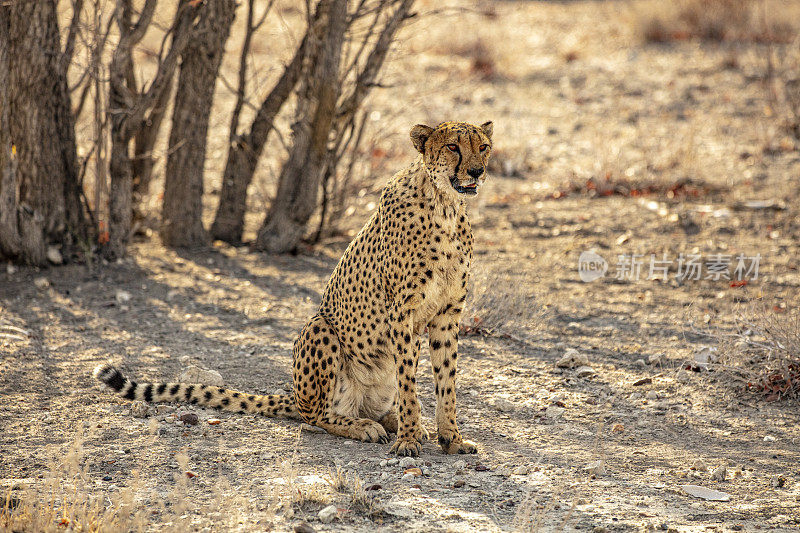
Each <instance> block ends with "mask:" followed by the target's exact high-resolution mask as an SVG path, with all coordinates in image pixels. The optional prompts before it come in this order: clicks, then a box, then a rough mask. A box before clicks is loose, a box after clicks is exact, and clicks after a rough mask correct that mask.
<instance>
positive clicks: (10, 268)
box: [6, 263, 17, 276]
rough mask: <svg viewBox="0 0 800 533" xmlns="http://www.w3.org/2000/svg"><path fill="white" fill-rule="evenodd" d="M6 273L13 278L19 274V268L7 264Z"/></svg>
mask: <svg viewBox="0 0 800 533" xmlns="http://www.w3.org/2000/svg"><path fill="white" fill-rule="evenodd" d="M6 273H7V274H8V275H9V276H13V275H14V274H16V273H17V267H15V266H14V265H12V264H11V263H9V264H7V265H6Z"/></svg>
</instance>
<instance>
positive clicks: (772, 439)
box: [764, 435, 775, 442]
mask: <svg viewBox="0 0 800 533" xmlns="http://www.w3.org/2000/svg"><path fill="white" fill-rule="evenodd" d="M764 442H775V437H773V436H772V435H766V436H765V437H764Z"/></svg>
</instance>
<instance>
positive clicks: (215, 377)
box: [179, 365, 225, 387]
mask: <svg viewBox="0 0 800 533" xmlns="http://www.w3.org/2000/svg"><path fill="white" fill-rule="evenodd" d="M179 379H180V382H181V383H198V384H200V385H212V386H214V387H221V386H223V385H224V384H225V381H224V380H223V379H222V375H221V374H220V373H219V372H217V371H216V370H205V369H202V368H200V367H197V366H194V365H192V366H189V368H187V369H186V370H184V371H183V373H182V374H181V377H180V378H179Z"/></svg>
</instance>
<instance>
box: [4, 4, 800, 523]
mask: <svg viewBox="0 0 800 533" xmlns="http://www.w3.org/2000/svg"><path fill="white" fill-rule="evenodd" d="M637 5H638V4H633V5H632V4H629V3H626V2H582V1H575V2H558V3H556V2H551V3H547V2H491V3H488V2H482V3H478V4H476V5H473V4H467V3H463V4H457V6H456V7H458V8H459V9H452V10H449V11H448V10H443V12H442V13H440V14H438V15H433V14H426V15H425V16H421V17H419V20H417V21H414V22H413V23H412V24H411V25H410V26H409V27H408V28H406V30H405V31H404V33H403V35H402V38H401V40H400V43H399V48H398V51H397V53H396V54H395V55H394V56H393V59H392V60H391V63H390V65H389V66H388V68H387V72H386V76H385V77H386V80H387V83H386V84H387V85H388V86H389V87H388V88H384V89H380V90H378V91H377V92H376V93H375V94H374V95H373V97H372V98H371V103H370V105H371V106H372V108H373V114H374V116H375V121H376V123H380V124H381V128H382V131H381V136H380V141H376V142H377V145H376V146H377V147H380V148H381V150H380V152H377V151H376V152H374V156H375V157H374V158H375V159H376V161H374V162H373V164H374V166H375V168H376V169H378V170H376V172H378V173H382V174H381V175H379V176H377V179H378V182H377V184H378V186H375V187H366V188H365V190H364V192H363V194H361V195H359V197H358V198H357V199H356V200H355V201H354V203H353V206H354V209H352V210H350V212H348V215H347V216H346V217H345V218H344V219H343V220H342V221H341V226H342V228H343V230H344V231H345V234H344V236H342V237H337V238H330V239H328V240H326V241H325V242H324V243H323V244H322V245H321V246H318V247H316V248H313V249H308V250H305V251H303V252H302V253H300V254H298V255H295V256H266V255H263V254H255V253H251V252H249V251H248V250H247V249H246V248H239V249H237V248H232V247H229V246H227V245H215V246H213V247H211V248H209V249H207V250H201V251H192V252H187V251H173V250H168V249H165V248H164V247H162V246H161V245H160V243H159V242H158V240H157V238H153V239H151V240H142V241H139V242H137V243H136V244H134V246H133V247H132V249H131V254H130V258H128V259H125V260H123V261H120V262H118V263H117V264H112V265H103V264H97V263H95V264H92V265H69V266H64V267H59V268H51V269H46V270H34V269H30V268H20V269H13V268H9V269H8V270H6V269H3V271H2V272H1V273H0V327H3V326H9V325H12V326H15V327H17V328H21V329H22V330H25V331H26V332H27V333H29V335H21V334H16V335H10V336H7V337H0V356H1V357H0V430H1V431H0V457H2V459H1V460H0V485H2V488H3V489H4V491H5V495H7V496H8V497H9V498H10V497H11V496H13V498H12V499H14V498H17V499H18V501H19V502H21V504H31V502H32V501H34V500H36V499H37V498H38V499H39V500H41V501H43V502H45V503H47V502H49V501H51V500H52V501H53V502H54V505H53V507H54V508H56V509H58V511H57V512H55V513H54V514H53V516H46V517H45V521H46V525H47V526H48V527H56V528H57V529H61V530H66V529H69V527H70V526H75V525H77V524H78V520H76V519H75V518H74V517H73V518H69V516H68V515H69V513H66V514H65V513H62V511H61V509H64V508H67V509H69V508H70V502H75V501H78V502H81V505H83V504H85V505H88V506H89V507H90V508H94V507H92V506H99V507H100V508H105V509H116V511H115V512H114V513H111V512H110V511H106V514H105V515H102V513H100V514H101V515H102V516H104V517H105V518H103V519H102V520H106V521H105V522H103V521H102V520H101V519H98V520H100V521H99V522H97V521H96V522H95V523H99V524H100V525H101V526H102V527H100V529H101V530H106V529H109V530H110V529H115V528H117V529H120V530H136V529H139V528H142V529H150V530H170V529H171V530H175V531H191V530H195V531H226V530H241V531H269V530H275V531H285V530H292V528H295V527H298V526H299V525H300V524H302V523H303V522H307V523H308V525H310V526H311V527H313V528H314V529H316V530H351V529H352V530H363V531H367V530H381V531H383V530H386V531H395V530H396V531H432V530H436V531H498V530H500V531H506V530H524V531H531V530H542V531H554V530H567V531H569V530H590V531H596V532H598V533H599V532H602V531H649V530H665V531H755V530H772V531H796V530H798V529H800V423H799V422H800V411H798V403H797V401H796V400H785V401H779V402H765V401H764V399H763V398H762V397H759V396H756V395H751V394H748V393H746V392H745V391H744V390H743V389H742V387H741V386H737V385H736V384H735V383H734V382H733V381H732V380H730V379H727V378H726V377H725V375H724V373H722V372H719V371H716V372H707V371H701V372H695V371H691V370H686V369H685V367H686V364H687V362H693V361H695V358H696V357H697V354H699V353H704V352H703V350H704V349H705V348H707V347H711V348H715V347H717V346H718V345H719V343H720V338H721V337H720V336H721V335H724V333H725V332H729V331H731V330H732V328H733V327H734V325H735V323H736V321H737V317H740V316H741V313H743V312H744V311H743V309H746V308H748V306H751V305H756V304H758V305H765V306H766V307H768V308H772V309H775V310H777V311H779V312H782V313H791V312H794V311H795V310H796V308H797V304H798V301H800V300H798V298H799V297H800V272H798V266H799V265H798V257H800V218H798V214H799V213H800V209H799V208H798V203H797V198H798V196H797V183H798V182H797V180H798V173H799V172H800V155H798V150H797V146H796V145H795V144H794V141H793V140H792V139H790V138H785V137H784V136H783V135H782V134H781V133H780V132H779V131H778V130H777V127H776V126H775V121H774V120H772V119H771V118H770V117H769V116H767V115H768V113H767V114H765V95H764V90H763V86H762V84H761V82H760V81H759V80H760V78H759V76H760V74H759V73H760V72H761V69H763V63H762V61H761V59H760V58H761V56H760V55H759V54H760V49H759V48H758V46H759V45H745V44H709V43H705V44H699V43H696V42H692V41H680V42H676V43H672V44H668V45H645V44H642V43H641V42H640V41H639V39H638V37H637V36H636V28H637V17H638V16H640V13H639V12H638V11H637V10H636V6H637ZM435 8H436V5H435V4H434V3H433V2H428V3H425V2H422V3H421V4H420V7H419V10H420V12H421V13H422V14H425V13H426V12H429V11H431V10H432V9H435ZM460 8H464V9H460ZM276 31H277V30H276ZM732 57H735V59H736V61H735V62H732V61H731V58H732ZM486 58H488V59H486ZM483 59H486V62H482V61H483ZM733 63H735V64H733ZM487 65H488V66H487ZM223 100H224V99H223ZM450 118H452V119H461V120H468V121H472V122H476V123H479V122H482V121H484V120H488V119H491V120H494V123H495V138H494V144H495V147H496V150H495V154H496V155H495V157H496V160H495V161H496V162H495V165H494V167H493V168H494V172H493V174H492V177H491V178H490V180H489V182H488V183H487V185H486V187H485V190H483V191H482V192H481V194H480V195H479V198H478V199H477V200H476V201H475V204H474V205H473V206H472V217H473V221H474V222H473V226H474V230H475V239H476V243H475V248H476V257H475V266H474V275H475V276H474V277H475V282H474V287H473V289H474V294H473V296H472V302H473V304H472V308H471V311H470V314H469V316H468V317H467V319H466V323H465V326H467V329H466V330H465V334H464V335H463V336H462V338H461V342H460V357H459V359H460V361H461V363H460V365H459V367H460V368H459V388H458V398H459V424H460V427H461V430H462V432H463V434H464V435H465V436H466V437H467V438H470V439H472V440H474V441H476V442H477V443H478V445H479V453H478V455H476V456H446V455H443V454H442V453H441V452H440V450H439V447H438V446H437V445H436V444H435V443H433V442H432V443H428V444H426V445H425V446H424V450H423V454H422V456H421V457H420V458H419V459H418V460H406V461H404V462H402V463H401V462H398V461H397V460H396V459H395V458H393V457H392V456H391V455H389V454H388V450H389V446H386V445H377V444H364V443H359V442H352V441H347V440H344V439H340V438H336V437H333V436H330V435H327V434H324V433H317V432H314V431H311V430H309V428H304V429H302V428H301V426H300V425H299V424H297V423H294V422H291V421H282V420H272V419H266V418H258V417H252V416H242V415H229V414H225V413H220V412H216V411H213V410H204V409H196V408H193V407H191V408H190V407H188V406H158V407H156V406H150V407H149V409H148V410H147V412H146V413H141V412H139V413H135V414H137V415H139V416H134V413H132V406H131V404H130V402H127V401H125V400H122V399H120V398H118V397H116V396H115V395H113V394H112V393H111V392H110V391H108V390H102V389H101V387H100V386H99V385H98V384H97V383H96V382H94V380H93V379H92V378H91V370H92V368H93V367H94V366H95V365H96V364H98V363H100V362H103V361H105V360H107V359H111V360H113V361H115V362H116V363H118V364H119V365H120V366H121V367H122V368H123V369H124V370H125V371H126V373H128V374H130V375H131V376H132V377H134V378H136V379H141V380H155V381H162V380H176V379H177V378H178V376H179V374H180V373H181V372H182V371H183V370H185V368H186V367H187V366H188V365H197V366H200V367H203V368H207V369H211V370H216V371H218V372H219V373H220V374H221V375H222V377H223V379H224V381H225V384H226V386H229V387H232V388H236V389H239V390H245V391H252V392H259V393H264V392H267V393H271V392H272V391H275V390H277V389H282V388H285V387H288V386H289V385H288V383H289V382H290V380H291V375H290V369H291V361H290V358H291V346H292V343H293V340H294V336H295V334H296V332H297V331H299V329H300V328H301V327H302V325H303V323H304V321H305V320H306V319H307V318H308V317H309V316H311V315H312V314H313V313H314V312H315V309H316V306H317V304H318V302H319V300H320V297H321V294H322V291H323V289H324V286H325V283H326V281H327V278H328V276H329V274H330V272H331V271H332V269H333V267H334V266H335V264H336V261H337V259H338V257H339V255H340V254H341V253H342V251H343V250H344V247H345V246H346V244H347V240H348V238H349V237H348V235H352V234H353V232H356V231H357V230H358V228H359V227H360V226H361V224H363V221H364V220H365V219H366V217H367V216H368V212H369V211H370V210H371V209H374V202H375V201H376V199H377V195H378V193H379V185H380V183H381V180H384V181H385V179H386V178H388V176H389V175H390V174H391V173H392V172H393V171H394V170H396V169H399V168H401V166H403V165H405V164H407V163H408V162H409V161H410V158H411V157H412V153H411V151H412V149H411V146H410V142H409V141H408V139H407V130H408V129H409V128H410V126H411V125H413V124H415V123H417V122H430V123H433V122H438V121H441V120H444V119H450ZM217 120H218V121H219V123H220V124H222V123H225V122H226V120H227V119H226V117H225V116H224V113H222V112H220V116H219V117H218V119H217ZM220 137H224V135H220ZM214 142H217V144H219V143H221V142H222V143H224V139H217V140H216V141H213V142H212V152H213V150H214ZM376 150H377V148H376ZM377 160H379V161H377ZM218 164H219V161H216V162H215V160H214V159H213V158H212V160H211V162H210V163H209V166H210V167H211V170H214V169H215V168H217V166H218ZM215 165H217V166H215ZM267 166H268V165H267ZM210 174H214V175H217V174H215V173H210ZM265 174H268V173H267V172H266V171H265ZM209 179H211V180H212V181H211V186H210V187H209V190H210V191H211V192H210V194H209V195H208V205H209V206H214V205H215V203H216V196H215V195H214V192H215V186H214V182H213V177H210V178H209ZM264 179H265V180H266V183H268V178H264ZM606 190H611V191H614V192H615V193H614V194H610V195H608V196H604V193H603V192H602V191H606ZM631 190H633V192H631ZM639 192H641V194H639ZM751 200H764V201H771V202H772V203H771V204H768V206H767V207H766V208H764V205H757V204H747V203H746V202H747V201H751ZM765 205H766V204H765ZM259 216H260V214H259V213H258V212H254V213H252V214H251V215H250V217H249V218H248V221H249V223H251V224H250V226H251V227H249V228H248V231H249V232H250V234H251V235H252V232H253V231H254V229H255V227H256V226H255V224H257V223H258V221H259ZM585 251H594V252H595V253H597V254H599V255H600V256H602V257H603V258H605V259H606V260H607V262H608V269H609V270H608V272H607V273H606V276H605V277H603V278H602V279H598V280H596V281H592V282H583V281H582V280H581V278H580V276H579V272H578V258H579V256H580V254H581V253H582V252H585ZM634 253H635V254H641V255H642V256H643V257H644V260H645V262H646V264H645V266H644V268H643V273H642V275H641V277H640V278H639V279H638V280H635V279H615V272H618V271H619V270H618V268H617V267H618V256H619V255H624V256H630V255H631V254H634ZM651 254H655V257H656V258H657V259H660V258H662V257H666V258H668V259H669V260H672V261H673V263H672V265H671V269H670V270H669V273H668V280H667V281H666V282H662V281H660V280H647V279H645V278H646V277H647V269H648V268H649V263H647V262H648V261H649V258H650V256H651ZM680 254H685V255H686V254H699V255H701V256H702V257H703V259H704V260H705V259H707V258H708V257H709V256H711V255H712V254H729V255H731V256H733V257H735V256H736V255H737V254H744V255H745V256H748V257H751V256H756V254H760V257H761V259H760V263H759V272H758V277H757V279H752V275H751V276H750V279H749V280H748V283H747V284H746V285H744V286H737V285H739V284H736V283H732V281H735V280H727V279H718V280H714V279H703V280H696V281H695V280H684V281H680V280H678V279H676V276H677V274H678V272H677V260H678V258H679V256H680ZM734 264H735V260H734ZM731 268H733V267H731ZM39 278H45V279H46V280H47V283H45V282H43V281H38V282H37V281H36V280H37V279H39ZM45 284H47V286H45ZM476 317H477V320H476ZM486 328H488V330H489V331H487V330H486ZM476 329H477V330H478V333H479V334H473V333H474V330H476ZM2 331H5V332H11V331H12V330H9V329H7V328H6V329H5V330H2ZM708 332H712V333H713V332H716V334H715V335H711V336H709V335H707V334H706V333H708ZM570 349H574V350H577V351H578V352H579V353H580V354H582V355H584V356H585V357H586V359H587V361H585V362H584V363H582V364H581V365H579V366H580V368H561V367H558V366H556V362H557V361H559V360H560V359H562V357H563V356H564V355H565V354H566V353H567V352H568V351H569V350H570ZM569 353H574V352H572V351H570V352H569ZM422 359H423V361H421V363H420V367H419V368H420V373H421V376H420V377H419V379H418V381H419V383H420V394H421V403H422V406H423V421H424V423H425V425H426V426H427V428H428V430H429V431H431V432H433V431H434V430H435V428H434V426H433V420H432V415H433V412H434V396H433V385H432V381H431V371H430V365H429V363H428V355H427V351H426V350H423V354H422ZM586 367H588V368H586ZM186 412H192V413H195V414H197V415H198V417H199V424H198V425H185V424H184V423H182V422H180V421H179V420H178V421H176V418H177V417H178V416H179V415H180V414H183V413H186ZM142 414H144V415H145V416H144V417H142V416H141V415H142ZM214 419H217V420H220V422H219V423H218V424H214V425H212V424H209V420H211V421H212V422H216V421H215V420H214ZM720 467H725V476H724V479H722V477H723V476H721V471H720V470H719V468H720ZM410 468H419V471H416V470H411V471H409V469H410ZM187 472H189V474H188V475H187ZM417 474H421V475H417ZM686 484H693V485H699V486H703V487H707V488H710V489H716V490H719V491H723V492H725V493H727V494H728V495H729V496H730V500H729V501H706V500H704V499H701V498H696V497H692V496H690V495H688V494H687V493H686V492H685V491H684V490H683V489H681V488H680V486H681V485H686ZM12 489H13V490H12ZM17 495H18V496H17ZM331 504H333V505H335V507H336V515H335V517H334V519H333V521H332V522H330V523H323V522H322V521H321V520H320V518H319V515H318V513H319V511H320V510H322V509H324V508H326V507H327V506H329V505H331ZM40 509H41V508H40ZM41 512H43V511H40V513H41ZM126 513H127V514H126ZM65 516H67V518H65ZM62 519H66V520H67V522H63V521H62ZM59 523H60V524H62V525H60V526H56V525H55V524H59Z"/></svg>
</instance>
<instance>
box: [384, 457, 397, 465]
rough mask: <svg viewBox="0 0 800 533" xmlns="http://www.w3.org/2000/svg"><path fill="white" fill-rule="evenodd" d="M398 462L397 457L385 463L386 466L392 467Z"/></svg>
mask: <svg viewBox="0 0 800 533" xmlns="http://www.w3.org/2000/svg"><path fill="white" fill-rule="evenodd" d="M399 462H400V460H399V459H398V458H397V457H392V458H391V459H389V460H388V461H386V464H388V465H389V466H394V465H396V464H397V463H399Z"/></svg>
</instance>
